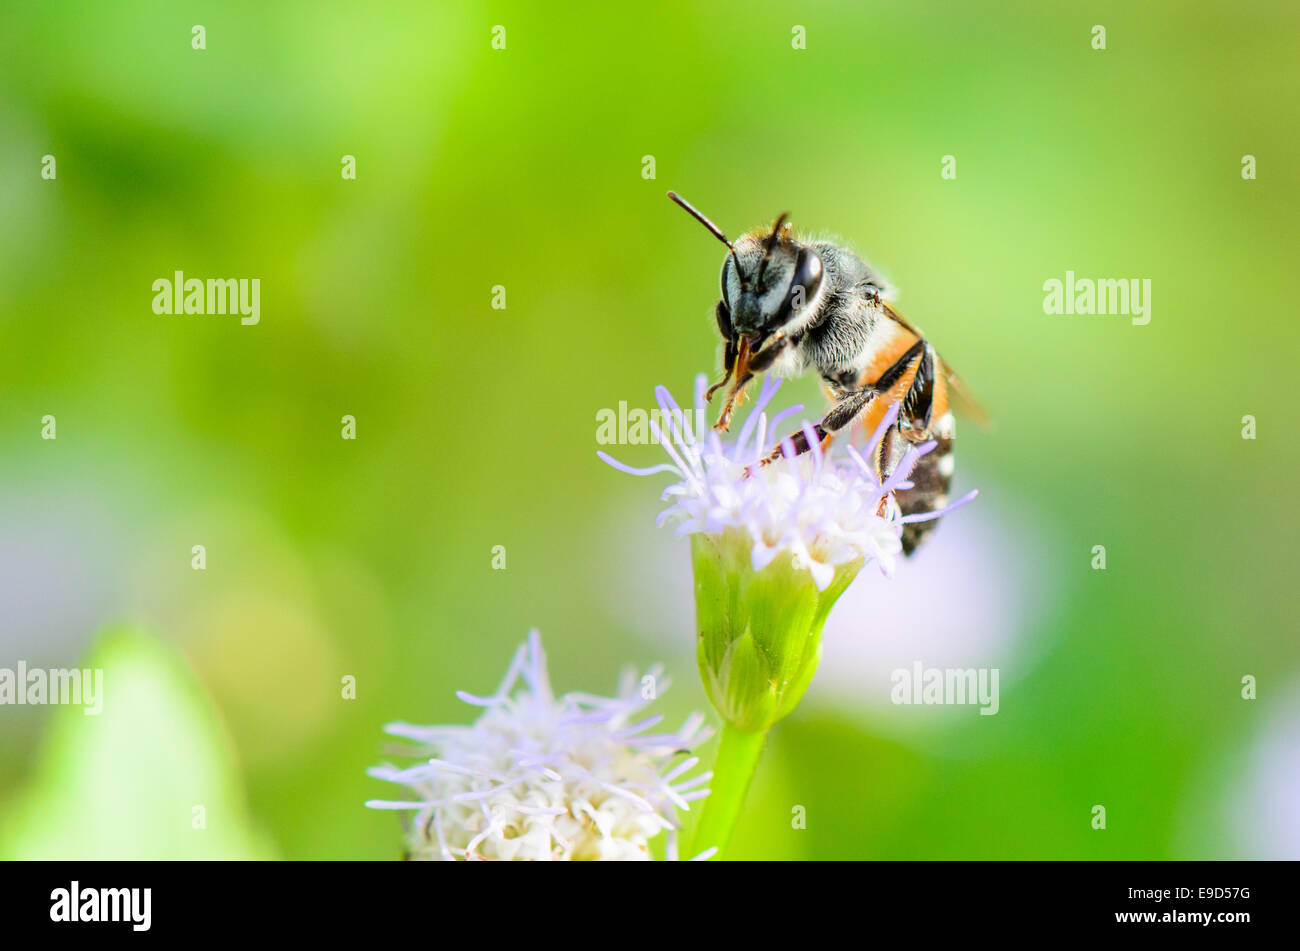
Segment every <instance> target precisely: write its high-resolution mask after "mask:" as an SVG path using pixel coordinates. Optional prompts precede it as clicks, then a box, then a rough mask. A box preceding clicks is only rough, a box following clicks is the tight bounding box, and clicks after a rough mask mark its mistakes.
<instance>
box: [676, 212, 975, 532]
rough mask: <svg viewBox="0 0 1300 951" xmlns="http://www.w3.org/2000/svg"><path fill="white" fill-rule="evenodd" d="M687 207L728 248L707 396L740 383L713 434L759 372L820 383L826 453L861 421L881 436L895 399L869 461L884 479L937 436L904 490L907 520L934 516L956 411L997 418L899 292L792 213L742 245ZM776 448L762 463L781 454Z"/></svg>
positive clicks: (900, 496)
mask: <svg viewBox="0 0 1300 951" xmlns="http://www.w3.org/2000/svg"><path fill="white" fill-rule="evenodd" d="M668 197H669V198H671V199H672V200H673V201H675V202H676V203H677V204H679V205H681V207H682V208H684V209H685V210H686V211H687V212H688V213H689V214H690V215H691V216H692V217H693V218H695V219H696V220H697V221H698V222H700V224H702V225H704V227H706V228H708V229H709V231H710V232H711V233H712V234H713V236H714V237H716V238H717V239H718V240H719V241H721V242H722V243H723V244H725V245H726V246H727V252H728V253H727V256H726V257H725V258H724V259H723V262H722V274H721V285H722V297H721V299H720V300H719V301H718V303H717V306H716V308H715V317H716V320H717V324H718V331H719V333H721V334H722V339H723V365H722V369H723V377H722V379H721V380H720V381H719V382H718V383H715V384H714V385H713V386H711V387H709V390H708V394H707V396H708V398H709V400H710V401H711V400H712V398H713V394H714V393H715V392H717V391H718V390H719V389H721V388H722V387H724V386H726V385H727V383H728V382H730V384H731V386H730V388H729V389H728V391H727V394H726V399H725V401H724V402H723V406H722V410H721V412H720V413H719V415H718V420H717V422H716V423H715V424H714V427H713V428H714V429H716V430H719V431H726V430H727V428H728V427H729V426H730V423H731V415H732V412H733V410H734V409H735V407H736V404H737V403H738V402H739V401H740V400H741V399H742V397H743V395H744V391H745V387H746V385H747V384H748V383H749V382H750V381H751V380H752V379H753V378H754V376H755V375H756V374H760V373H764V372H772V373H775V374H777V375H778V376H782V377H797V376H800V375H802V374H803V373H805V372H807V371H809V370H811V371H814V372H816V373H817V375H818V376H819V377H820V378H821V383H822V388H823V390H824V391H825V393H826V396H827V398H828V399H829V400H830V408H829V409H828V410H827V412H826V414H825V415H824V416H823V417H822V418H821V421H820V422H818V423H817V424H816V426H814V427H813V430H814V433H815V436H816V438H817V439H818V440H820V442H821V445H822V447H823V448H825V447H827V446H829V445H830V441H831V439H832V438H833V437H834V436H835V434H836V433H839V432H842V431H844V430H846V429H847V428H848V427H850V426H851V425H853V424H854V423H855V422H860V423H861V425H862V427H863V428H864V429H865V431H866V432H867V433H868V434H871V433H874V432H875V431H876V429H877V428H878V427H879V426H880V424H881V423H882V422H883V421H884V418H885V415H886V413H888V411H889V408H890V407H891V406H893V404H894V403H899V404H901V405H900V407H899V412H898V416H897V420H896V422H895V423H894V424H893V425H892V426H890V427H889V428H888V429H887V430H886V431H885V433H884V434H883V436H882V437H881V439H880V442H879V444H878V445H877V447H876V450H875V452H874V453H873V454H872V459H871V465H872V467H873V468H874V469H875V474H876V477H877V478H878V479H881V480H884V479H885V478H888V476H889V474H890V473H892V472H893V470H894V469H895V467H896V466H897V465H898V463H899V462H900V461H901V460H902V458H903V456H904V454H905V453H906V451H907V448H908V447H909V446H912V445H916V444H919V443H923V442H927V441H930V440H933V441H934V443H935V447H934V449H933V450H932V451H931V452H929V453H927V454H926V455H924V456H922V457H921V458H920V460H919V461H918V462H917V463H916V466H915V468H913V470H912V473H911V475H910V477H909V480H910V481H911V483H912V486H911V488H907V489H902V490H900V491H898V492H897V493H895V499H896V501H897V502H898V506H899V509H900V511H901V512H902V513H903V514H904V515H916V514H923V513H930V512H935V511H938V510H940V509H942V508H943V507H944V506H945V505H947V504H948V488H949V485H950V484H951V482H952V473H953V462H954V460H953V455H952V443H953V436H954V433H955V422H954V420H953V414H952V407H951V406H950V402H951V403H952V404H953V405H959V406H960V408H961V409H962V411H963V412H964V413H966V414H967V415H970V416H973V417H974V418H975V419H976V420H977V421H978V422H979V423H980V424H981V425H984V426H986V425H987V419H988V417H987V415H986V414H985V413H984V411H983V409H981V408H980V406H979V404H978V403H976V402H975V401H974V399H972V398H971V397H970V395H969V394H968V393H967V392H966V390H965V387H964V386H963V385H962V383H961V381H960V379H959V378H958V377H957V375H956V374H955V373H954V372H953V371H952V368H951V367H949V366H948V365H947V364H945V363H944V362H943V360H941V359H940V357H939V354H938V352H937V351H936V350H935V349H934V347H933V345H931V344H930V342H929V341H928V340H926V339H925V335H924V334H922V332H921V331H920V329H919V328H917V327H915V326H914V325H912V324H911V323H909V322H908V321H907V320H906V319H905V318H904V317H903V316H902V315H901V314H900V313H899V312H898V311H897V310H895V309H894V305H893V304H892V303H891V300H892V298H893V297H894V289H893V288H892V287H891V286H890V285H889V284H888V282H886V281H885V279H884V278H883V277H881V275H880V274H878V273H877V272H876V271H874V270H873V269H872V268H871V267H869V266H868V265H867V263H866V262H864V261H863V260H862V259H861V258H860V257H858V256H857V255H856V254H854V253H853V252H852V251H850V250H848V249H847V248H844V247H842V246H840V245H838V244H835V243H834V242H831V241H814V240H808V239H804V238H802V237H796V236H795V235H794V234H793V229H792V228H791V226H790V223H789V221H788V220H787V218H788V216H787V215H786V214H782V215H781V216H780V217H778V218H777V219H776V223H775V224H774V225H773V226H772V229H771V230H770V231H768V230H767V229H765V228H759V229H755V230H753V231H750V232H747V233H746V234H743V235H741V236H740V237H739V238H738V239H737V240H736V241H735V242H734V243H733V242H731V241H730V240H728V238H727V236H726V235H725V234H723V233H722V230H721V229H720V228H718V226H717V225H715V224H714V223H713V222H712V221H710V220H709V219H708V218H707V217H706V216H705V215H704V214H702V213H701V212H700V211H699V210H698V209H696V208H695V207H694V206H693V205H691V204H690V202H688V201H686V200H685V199H684V198H682V197H681V196H680V195H678V194H676V193H675V192H669V193H668ZM789 441H790V442H792V443H793V444H794V449H795V453H796V454H800V453H804V452H807V451H808V450H809V448H810V446H809V444H808V437H807V436H806V435H805V433H804V432H803V431H800V432H796V433H793V434H791V436H790V437H789ZM781 454H782V450H781V449H780V448H778V449H775V450H773V451H772V453H770V454H769V455H768V456H767V457H766V458H764V459H763V460H761V464H762V465H767V464H768V463H770V462H773V461H774V460H776V459H778V458H780V457H781ZM937 521H938V520H937V519H931V520H928V521H917V522H908V523H906V524H905V525H904V527H903V535H902V542H903V552H904V553H905V554H908V555H910V554H911V553H912V552H913V551H915V550H916V546H917V545H918V544H919V543H920V541H921V539H922V538H923V537H924V536H925V534H926V533H927V532H929V531H930V530H931V529H933V528H934V526H935V524H936V523H937Z"/></svg>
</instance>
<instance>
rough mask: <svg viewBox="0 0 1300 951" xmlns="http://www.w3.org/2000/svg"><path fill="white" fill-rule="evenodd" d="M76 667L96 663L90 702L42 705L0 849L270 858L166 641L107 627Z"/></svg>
mask: <svg viewBox="0 0 1300 951" xmlns="http://www.w3.org/2000/svg"><path fill="white" fill-rule="evenodd" d="M84 667H85V668H89V669H91V670H102V671H103V680H102V695H101V697H102V710H101V711H100V713H99V714H98V715H93V714H88V713H87V709H88V708H87V707H85V706H76V705H72V704H68V705H63V706H56V707H54V708H53V715H52V717H51V723H50V729H49V734H48V736H47V740H46V743H45V747H44V749H43V751H42V753H41V755H40V760H39V762H38V764H37V767H36V771H35V775H34V777H33V781H32V783H31V785H30V787H29V788H28V790H27V791H26V793H24V794H22V795H20V797H19V801H18V802H17V803H16V804H15V806H14V808H11V809H6V810H5V813H6V815H5V817H4V819H3V820H0V822H2V824H0V857H3V858H5V859H109V858H112V859H255V858H270V857H272V853H271V850H270V848H269V846H268V845H267V843H265V842H264V841H263V840H262V839H261V837H259V836H258V835H256V834H255V833H254V832H253V831H252V829H251V828H250V826H249V821H248V815H247V812H246V809H245V805H244V801H243V789H242V785H241V783H240V781H239V779H238V776H237V773H236V769H235V759H234V755H233V751H232V748H231V745H230V742H229V740H228V739H227V737H226V735H225V733H224V731H223V729H222V727H221V724H220V722H219V720H218V718H217V715H216V713H215V711H214V710H213V708H212V705H211V703H210V702H209V700H208V698H207V695H206V694H205V692H204V690H203V687H202V685H201V684H199V682H198V681H197V680H196V679H195V677H194V675H193V674H192V673H191V672H190V671H189V670H188V669H187V668H186V666H185V664H184V663H183V662H182V661H181V659H180V658H179V657H178V656H176V654H175V653H174V652H173V651H172V650H171V648H169V647H168V646H166V645H164V644H163V643H161V642H160V641H158V640H157V639H156V638H153V637H149V636H147V635H144V634H141V633H139V632H137V631H133V630H123V631H118V632H113V633H110V634H107V635H105V636H104V637H102V638H101V639H100V640H99V642H98V643H97V644H96V646H95V647H94V649H93V650H92V652H91V654H90V656H89V657H87V658H86V660H85V663H84ZM195 807H202V809H203V813H202V815H203V820H204V823H203V824H204V825H205V828H198V829H196V828H194V824H195V822H196V819H195V816H196V814H197V813H196V811H195Z"/></svg>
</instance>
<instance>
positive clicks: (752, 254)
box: [721, 215, 822, 340]
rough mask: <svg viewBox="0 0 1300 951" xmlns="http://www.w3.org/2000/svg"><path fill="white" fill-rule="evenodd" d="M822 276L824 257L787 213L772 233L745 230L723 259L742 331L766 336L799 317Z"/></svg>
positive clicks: (724, 280) (729, 300)
mask: <svg viewBox="0 0 1300 951" xmlns="http://www.w3.org/2000/svg"><path fill="white" fill-rule="evenodd" d="M821 282H822V259H821V258H820V257H819V256H818V254H817V252H816V251H815V250H814V249H813V248H812V247H810V246H809V245H806V244H803V243H802V242H799V241H796V240H794V239H793V238H792V237H790V234H789V225H788V224H787V223H786V221H785V215H781V217H779V218H777V220H776V224H775V225H773V227H772V230H771V231H770V232H769V233H766V234H761V233H757V232H751V233H750V234H747V235H744V236H742V237H741V238H740V240H739V241H737V242H736V245H735V248H734V249H733V252H732V253H731V254H729V255H727V258H726V259H725V260H724V261H723V262H722V274H721V284H722V299H723V301H724V302H725V303H726V305H727V307H728V308H729V309H730V311H731V325H732V327H734V328H735V330H736V333H738V334H740V335H741V336H742V337H752V338H758V339H760V340H761V339H762V338H764V337H767V336H768V335H769V334H772V333H774V332H775V331H777V330H780V329H781V328H782V327H784V326H786V325H787V324H789V323H790V322H791V321H794V320H797V319H798V318H799V316H800V314H801V313H802V312H803V311H804V309H805V308H807V307H808V306H809V304H811V303H812V301H813V299H814V298H815V297H816V296H817V292H818V290H819V289H820V288H821Z"/></svg>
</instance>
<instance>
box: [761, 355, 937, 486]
mask: <svg viewBox="0 0 1300 951" xmlns="http://www.w3.org/2000/svg"><path fill="white" fill-rule="evenodd" d="M925 346H926V344H925V341H924V340H918V341H917V342H916V343H914V344H912V346H911V347H909V348H908V350H907V352H906V353H904V354H903V355H902V356H901V357H899V358H898V359H897V360H896V361H894V363H893V365H892V366H890V367H889V369H887V370H886V371H885V372H884V373H882V374H880V378H879V379H878V380H876V382H875V383H869V384H867V385H866V386H862V387H859V388H857V389H855V390H850V391H849V392H847V393H845V394H844V396H842V397H841V398H840V400H839V402H837V403H836V404H835V405H834V406H832V407H831V408H830V411H829V412H827V414H826V415H825V416H823V417H822V420H821V422H820V423H818V424H817V425H816V426H814V427H813V430H814V432H816V434H817V438H818V440H822V441H824V440H825V438H826V437H827V436H829V435H830V434H831V433H835V432H838V431H839V430H841V429H843V428H844V427H845V426H847V425H849V424H850V423H851V422H853V421H854V420H855V419H857V418H858V416H860V415H861V414H862V411H863V410H865V409H866V408H867V407H868V406H869V405H870V404H871V401H872V400H874V399H875V398H876V397H877V396H880V395H881V394H883V393H888V392H889V391H890V390H891V389H893V388H894V386H895V385H896V384H897V383H898V381H899V380H901V379H902V378H903V374H904V373H906V372H907V368H908V367H909V366H911V364H912V362H913V361H914V360H915V359H916V358H917V357H919V356H921V354H922V351H924V350H925ZM932 375H933V374H932ZM789 438H790V441H791V442H793V443H794V454H795V455H796V456H798V455H801V454H802V453H805V452H807V451H808V450H809V448H810V447H809V445H808V437H807V436H806V435H805V434H804V432H803V430H800V431H799V432H797V433H792V434H791V435H790V437H789ZM882 442H883V440H882ZM783 454H784V450H783V449H782V447H781V446H780V445H778V446H777V447H776V448H775V449H773V450H772V451H771V452H770V453H768V454H767V455H766V456H765V457H763V458H762V459H761V460H759V463H758V464H759V465H760V466H766V465H770V464H771V463H773V462H775V461H776V460H777V459H780V458H781V456H782V455H783Z"/></svg>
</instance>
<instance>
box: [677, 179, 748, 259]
mask: <svg viewBox="0 0 1300 951" xmlns="http://www.w3.org/2000/svg"><path fill="white" fill-rule="evenodd" d="M668 197H669V198H671V199H672V200H673V201H675V202H677V204H679V205H681V206H682V208H684V209H686V213H687V214H688V215H690V216H691V217H692V218H694V219H695V220H696V221H698V222H699V223H700V224H702V225H704V227H706V228H708V229H709V231H710V232H711V233H712V234H713V236H714V237H715V238H717V239H718V240H719V241H721V242H722V243H723V244H725V245H726V246H727V248H728V249H729V250H730V251H731V259H732V261H733V262H735V265H736V276H737V277H739V276H740V273H741V271H740V258H738V257H736V247H735V245H733V244H732V243H731V241H730V240H729V239H728V238H727V236H726V235H725V234H723V233H722V229H721V228H719V227H718V226H717V225H715V224H714V223H713V222H712V221H710V220H709V217H708V215H706V214H704V212H702V211H700V210H699V209H698V208H696V207H695V206H694V205H692V204H691V203H690V202H689V201H687V200H686V199H685V198H683V197H682V196H681V195H679V194H677V192H673V191H670V192H669V193H668Z"/></svg>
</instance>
